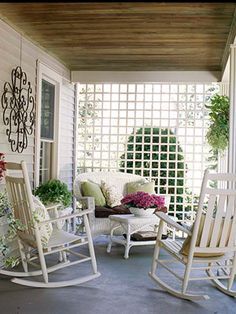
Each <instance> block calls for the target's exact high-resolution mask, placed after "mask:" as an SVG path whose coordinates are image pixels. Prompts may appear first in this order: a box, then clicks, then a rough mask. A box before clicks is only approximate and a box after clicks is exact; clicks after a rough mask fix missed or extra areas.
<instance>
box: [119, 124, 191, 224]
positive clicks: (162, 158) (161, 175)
mask: <svg viewBox="0 0 236 314" xmlns="http://www.w3.org/2000/svg"><path fill="white" fill-rule="evenodd" d="M120 159H121V160H120V171H121V172H124V171H126V172H127V173H135V174H138V175H141V174H142V175H143V176H144V177H147V178H150V177H151V178H153V179H155V181H156V184H157V185H159V193H163V194H165V193H167V194H169V195H172V197H171V203H174V202H175V203H176V211H177V212H180V213H181V212H183V209H184V208H183V202H184V197H183V195H184V194H188V196H189V197H190V196H191V193H190V192H188V191H187V189H186V188H185V186H184V181H185V180H184V178H185V173H186V169H187V166H186V164H185V162H184V154H183V150H182V148H181V146H180V144H179V142H178V139H177V137H176V136H175V134H174V133H173V132H172V131H171V130H170V129H161V128H156V127H154V128H150V127H145V128H140V129H138V130H137V131H136V133H133V134H131V135H130V136H129V138H128V143H127V145H126V153H124V154H123V155H121V156H120ZM125 168H127V170H125ZM134 169H135V171H134ZM158 179H159V182H158ZM176 185H178V187H176ZM174 194H177V196H174ZM169 210H170V211H173V210H174V205H170V209H169ZM188 210H189V208H185V211H188ZM177 216H178V217H179V219H182V218H183V217H182V214H178V215H177Z"/></svg>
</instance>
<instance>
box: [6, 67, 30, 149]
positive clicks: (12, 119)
mask: <svg viewBox="0 0 236 314" xmlns="http://www.w3.org/2000/svg"><path fill="white" fill-rule="evenodd" d="M1 103H2V108H3V123H4V124H5V125H6V126H7V129H6V135H7V137H8V141H9V143H10V144H11V150H12V151H13V152H18V153H22V152H23V150H24V149H26V148H27V146H28V135H31V134H32V133H33V131H34V127H33V126H34V123H35V100H34V97H33V96H32V87H31V83H30V82H27V75H26V73H25V72H23V71H22V68H21V67H20V66H17V67H16V68H15V69H13V70H12V72H11V83H10V82H6V83H5V84H4V88H3V94H2V98H1Z"/></svg>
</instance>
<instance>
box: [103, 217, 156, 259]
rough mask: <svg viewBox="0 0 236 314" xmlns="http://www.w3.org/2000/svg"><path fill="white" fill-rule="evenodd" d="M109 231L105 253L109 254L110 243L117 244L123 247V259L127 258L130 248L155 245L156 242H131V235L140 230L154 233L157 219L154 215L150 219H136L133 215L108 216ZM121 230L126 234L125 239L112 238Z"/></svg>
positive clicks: (120, 237)
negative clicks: (117, 230) (116, 231)
mask: <svg viewBox="0 0 236 314" xmlns="http://www.w3.org/2000/svg"><path fill="white" fill-rule="evenodd" d="M109 220H110V224H111V230H110V241H109V244H108V246H107V252H108V253H110V252H111V247H112V243H119V244H122V245H124V246H125V254H124V258H125V259H127V258H129V250H130V248H131V247H132V246H138V245H155V243H156V241H132V240H131V235H132V234H133V233H136V232H138V231H141V230H145V231H155V230H156V228H157V226H158V224H159V218H158V217H157V216H156V215H154V214H153V215H151V216H150V217H136V216H134V215H110V216H109ZM118 228H122V230H123V231H124V232H123V233H125V234H126V239H125V238H124V237H123V236H114V235H113V233H114V231H115V230H116V229H118Z"/></svg>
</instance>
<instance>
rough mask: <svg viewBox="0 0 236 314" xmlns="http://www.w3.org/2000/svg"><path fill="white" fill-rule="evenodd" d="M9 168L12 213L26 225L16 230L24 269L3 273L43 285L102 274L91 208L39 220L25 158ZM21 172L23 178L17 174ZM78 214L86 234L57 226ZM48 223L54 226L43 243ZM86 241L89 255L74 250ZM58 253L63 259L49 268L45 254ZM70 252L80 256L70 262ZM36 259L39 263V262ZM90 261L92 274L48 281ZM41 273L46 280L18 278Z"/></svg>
mask: <svg viewBox="0 0 236 314" xmlns="http://www.w3.org/2000/svg"><path fill="white" fill-rule="evenodd" d="M7 170H8V171H7V176H6V187H7V192H8V194H9V198H10V201H11V204H12V210H13V216H14V218H15V219H17V220H19V221H20V222H21V224H22V225H23V226H24V229H22V230H18V231H17V238H18V244H19V250H20V256H21V263H22V266H23V269H24V271H22V272H21V271H20V272H19V271H9V270H5V269H1V270H0V274H3V275H8V276H14V277H16V278H13V279H11V281H12V282H14V283H17V284H21V285H25V286H31V287H40V288H56V287H66V286H71V285H78V284H81V283H84V282H86V281H89V280H92V279H95V278H97V277H99V276H100V273H99V272H98V271H97V264H96V258H95V253H94V248H93V242H92V237H91V232H90V226H89V222H88V214H89V213H90V210H83V211H81V212H78V213H74V214H71V215H66V216H61V217H59V218H53V219H50V217H49V215H48V214H47V213H46V214H47V215H46V220H44V221H43V219H41V221H39V220H38V219H35V204H34V200H33V196H32V192H31V187H30V182H29V177H28V172H27V167H26V163H25V162H24V161H22V162H21V163H20V164H17V163H10V162H8V163H7ZM9 170H11V171H12V170H13V171H14V173H13V174H14V176H13V175H10V174H9ZM19 171H20V177H19V176H15V174H16V173H17V172H19ZM44 209H45V208H44ZM41 214H42V213H41ZM78 216H79V217H83V219H84V225H85V231H86V234H87V237H84V236H83V237H81V236H78V235H75V234H72V233H69V232H66V231H64V230H62V229H58V228H57V223H58V222H59V221H63V220H68V219H71V218H74V217H78ZM47 217H48V218H47ZM44 218H45V217H44ZM46 226H47V227H48V226H49V229H50V228H51V229H50V231H51V234H50V237H49V239H48V241H47V243H44V242H43V238H42V233H41V231H42V229H43V228H45V227H46ZM44 230H45V229H44ZM44 240H45V239H44ZM85 244H87V245H88V248H89V253H90V254H89V256H86V255H84V254H80V253H78V252H77V251H74V250H72V249H74V248H76V247H79V246H82V245H85ZM55 253H56V254H59V261H60V262H58V259H57V262H56V264H55V265H53V266H51V267H47V264H46V259H45V257H46V256H47V255H50V254H55ZM68 253H69V254H73V255H75V256H76V258H77V259H76V260H73V261H70V260H69V259H68V258H67V254H68ZM37 261H38V263H36V262H37ZM87 261H90V262H91V264H92V274H89V275H84V276H81V277H80V278H75V279H71V280H64V281H51V282H50V281H49V278H48V277H49V276H48V274H49V273H51V272H54V271H55V270H59V269H62V268H64V267H68V266H72V265H76V264H79V263H82V262H87ZM29 265H32V266H37V267H39V269H38V270H33V271H31V270H29V269H28V267H29ZM40 275H42V277H43V281H34V280H31V279H22V278H17V277H32V276H40Z"/></svg>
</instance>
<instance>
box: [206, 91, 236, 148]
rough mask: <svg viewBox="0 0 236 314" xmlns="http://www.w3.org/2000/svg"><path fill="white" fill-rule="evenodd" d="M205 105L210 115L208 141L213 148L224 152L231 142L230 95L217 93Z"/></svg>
mask: <svg viewBox="0 0 236 314" xmlns="http://www.w3.org/2000/svg"><path fill="white" fill-rule="evenodd" d="M205 107H206V108H207V109H208V110H209V117H210V126H209V130H208V131H207V134H206V138H207V141H208V143H209V145H210V146H211V147H212V149H213V150H216V151H218V152H223V151H224V150H225V149H226V148H227V146H228V143H229V107H230V106H229V97H227V96H221V95H218V94H215V95H214V96H212V97H211V98H210V104H206V105H205Z"/></svg>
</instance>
